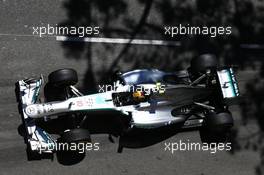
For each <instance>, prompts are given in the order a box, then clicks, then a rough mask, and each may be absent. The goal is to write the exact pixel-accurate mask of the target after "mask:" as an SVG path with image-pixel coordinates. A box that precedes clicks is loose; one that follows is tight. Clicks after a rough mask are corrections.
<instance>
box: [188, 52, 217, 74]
mask: <svg viewBox="0 0 264 175" xmlns="http://www.w3.org/2000/svg"><path fill="white" fill-rule="evenodd" d="M217 65H218V61H217V59H216V56H215V55H212V54H203V55H200V56H199V57H195V58H193V59H192V60H191V72H192V73H193V74H198V73H205V72H206V70H208V69H214V68H216V67H217Z"/></svg>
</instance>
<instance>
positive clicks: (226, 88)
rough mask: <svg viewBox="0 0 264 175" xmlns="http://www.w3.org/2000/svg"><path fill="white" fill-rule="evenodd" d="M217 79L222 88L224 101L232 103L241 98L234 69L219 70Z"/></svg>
mask: <svg viewBox="0 0 264 175" xmlns="http://www.w3.org/2000/svg"><path fill="white" fill-rule="evenodd" d="M217 77H218V81H219V84H220V88H221V93H222V96H223V99H224V100H225V101H226V102H231V101H233V99H237V98H236V97H239V96H240V92H239V88H238V82H237V80H236V77H235V74H234V70H233V68H222V69H219V70H217Z"/></svg>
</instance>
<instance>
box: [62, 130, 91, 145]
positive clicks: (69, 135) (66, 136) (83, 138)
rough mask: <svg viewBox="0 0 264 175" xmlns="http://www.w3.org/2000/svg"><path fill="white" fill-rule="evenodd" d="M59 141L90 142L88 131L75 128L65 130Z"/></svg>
mask: <svg viewBox="0 0 264 175" xmlns="http://www.w3.org/2000/svg"><path fill="white" fill-rule="evenodd" d="M60 139H61V141H62V142H66V143H71V142H91V136H90V132H89V131H88V130H87V129H83V128H76V129H71V130H66V131H64V132H63V133H62V134H61V138H60Z"/></svg>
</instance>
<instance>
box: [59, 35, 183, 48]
mask: <svg viewBox="0 0 264 175" xmlns="http://www.w3.org/2000/svg"><path fill="white" fill-rule="evenodd" d="M56 40H57V41H76V42H89V43H115V44H127V43H130V44H137V45H157V46H180V45H181V43H180V42H178V41H163V40H145V39H133V40H130V39H124V38H96V37H90V38H89V37H83V38H81V37H67V36H56Z"/></svg>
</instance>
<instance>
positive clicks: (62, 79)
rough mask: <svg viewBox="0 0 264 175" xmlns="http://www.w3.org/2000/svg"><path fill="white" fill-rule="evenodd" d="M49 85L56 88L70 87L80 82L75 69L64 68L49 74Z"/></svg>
mask: <svg viewBox="0 0 264 175" xmlns="http://www.w3.org/2000/svg"><path fill="white" fill-rule="evenodd" d="M48 80H49V83H50V84H52V85H55V86H62V87H66V86H70V85H75V84H76V83H77V82H78V75H77V72H76V71H75V70H74V69H69V68H64V69H59V70H56V71H54V72H52V73H50V74H49V77H48Z"/></svg>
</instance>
